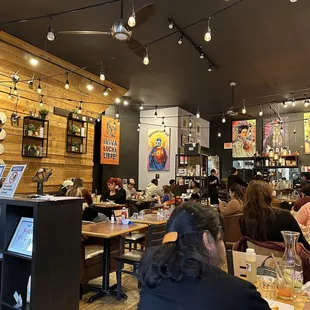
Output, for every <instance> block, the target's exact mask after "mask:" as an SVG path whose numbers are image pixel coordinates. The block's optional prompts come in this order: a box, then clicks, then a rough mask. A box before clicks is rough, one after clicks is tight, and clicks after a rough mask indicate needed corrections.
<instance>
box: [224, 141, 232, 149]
mask: <svg viewBox="0 0 310 310" xmlns="http://www.w3.org/2000/svg"><path fill="white" fill-rule="evenodd" d="M231 149H232V142H226V143H224V150H231Z"/></svg>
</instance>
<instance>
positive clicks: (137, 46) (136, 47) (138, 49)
mask: <svg viewBox="0 0 310 310" xmlns="http://www.w3.org/2000/svg"><path fill="white" fill-rule="evenodd" d="M126 44H127V46H128V47H129V48H130V49H131V50H132V51H133V52H134V53H135V54H136V55H137V56H138V57H139V58H140V59H143V57H144V55H145V47H144V46H143V45H142V44H141V43H140V42H138V41H137V40H136V39H134V38H133V37H131V39H130V40H128V41H126Z"/></svg>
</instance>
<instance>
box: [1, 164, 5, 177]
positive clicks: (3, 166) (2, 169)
mask: <svg viewBox="0 0 310 310" xmlns="http://www.w3.org/2000/svg"><path fill="white" fill-rule="evenodd" d="M4 169H5V165H0V179H1V178H2V175H3V172H4Z"/></svg>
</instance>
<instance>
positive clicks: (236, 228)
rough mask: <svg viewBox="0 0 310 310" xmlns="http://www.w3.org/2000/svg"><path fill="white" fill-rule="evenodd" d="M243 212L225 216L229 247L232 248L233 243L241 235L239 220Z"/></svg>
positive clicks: (227, 246)
mask: <svg viewBox="0 0 310 310" xmlns="http://www.w3.org/2000/svg"><path fill="white" fill-rule="evenodd" d="M241 217H242V214H236V215H229V216H224V217H223V219H224V225H225V240H224V241H225V245H226V248H227V249H231V248H232V247H233V244H234V243H235V242H237V241H238V240H239V239H240V238H241V237H242V234H241V231H240V225H239V220H240V218H241Z"/></svg>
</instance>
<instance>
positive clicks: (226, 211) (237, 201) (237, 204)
mask: <svg viewBox="0 0 310 310" xmlns="http://www.w3.org/2000/svg"><path fill="white" fill-rule="evenodd" d="M229 196H230V199H229V201H228V202H227V203H226V202H224V201H221V202H220V206H219V209H220V212H221V214H222V215H223V216H229V215H235V214H240V213H242V211H243V200H244V191H243V187H242V186H240V185H239V184H237V183H234V184H233V185H232V186H231V188H230V189H229Z"/></svg>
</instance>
